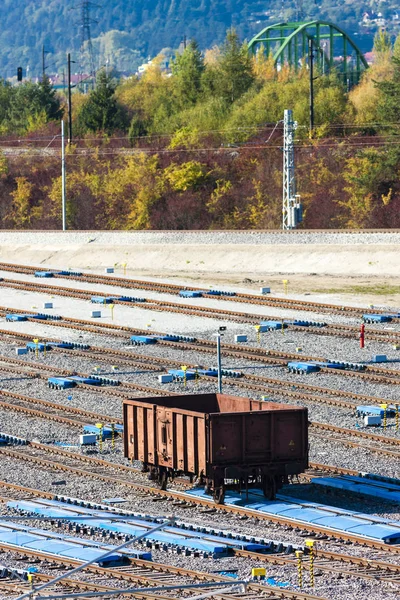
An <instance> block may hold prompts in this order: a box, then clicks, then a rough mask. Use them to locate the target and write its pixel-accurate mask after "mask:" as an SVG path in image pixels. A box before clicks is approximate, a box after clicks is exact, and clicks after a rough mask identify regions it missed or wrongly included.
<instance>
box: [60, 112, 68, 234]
mask: <svg viewBox="0 0 400 600" xmlns="http://www.w3.org/2000/svg"><path fill="white" fill-rule="evenodd" d="M61 201H62V228H63V231H66V230H67V198H66V175H65V140H64V119H63V120H62V121H61Z"/></svg>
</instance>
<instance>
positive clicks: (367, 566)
mask: <svg viewBox="0 0 400 600" xmlns="http://www.w3.org/2000/svg"><path fill="white" fill-rule="evenodd" d="M0 487H10V488H11V489H13V490H15V489H16V490H19V491H23V492H24V495H26V494H29V495H33V496H34V497H47V498H50V499H52V498H53V495H52V494H46V493H45V492H41V491H40V490H35V489H31V488H26V487H23V486H16V485H15V484H9V483H8V482H2V481H0ZM121 518H123V515H122V516H121ZM235 554H236V555H237V556H239V557H242V558H246V559H252V560H254V561H257V562H266V563H269V564H273V565H289V566H290V565H292V566H294V567H295V566H296V558H295V557H293V556H289V555H287V554H280V553H276V554H260V553H258V552H252V551H248V550H235ZM303 563H304V567H305V568H306V569H309V567H310V561H309V556H308V555H307V554H305V555H304V557H303ZM333 563H338V564H333ZM344 565H346V567H344ZM314 567H315V568H318V569H320V570H322V571H328V572H341V573H342V574H345V575H348V576H350V577H356V578H362V579H373V580H378V581H384V582H391V583H396V584H400V565H395V564H393V563H388V562H383V561H378V560H371V559H367V558H363V557H358V556H352V555H344V554H341V553H338V552H330V551H328V550H324V549H320V548H318V551H317V553H316V555H315V559H314ZM360 567H362V569H363V570H360ZM46 577H50V576H46ZM221 580H222V578H221Z"/></svg>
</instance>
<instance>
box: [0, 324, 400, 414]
mask: <svg viewBox="0 0 400 600" xmlns="http://www.w3.org/2000/svg"><path fill="white" fill-rule="evenodd" d="M0 335H3V336H8V337H13V336H15V337H16V338H17V339H24V340H28V339H30V337H31V336H30V335H28V334H23V333H15V332H14V333H13V332H9V331H7V330H0ZM47 341H59V340H55V339H54V340H52V339H48V340H47ZM54 351H55V352H60V353H63V354H68V355H70V356H73V357H81V358H84V359H93V358H94V359H95V360H96V361H98V362H101V361H103V362H107V363H109V362H110V358H109V357H110V356H112V357H115V358H116V359H118V361H119V362H120V363H121V362H122V364H125V365H129V366H134V367H135V368H141V369H143V370H148V371H156V370H160V371H162V370H165V369H167V368H169V367H179V366H180V364H181V361H173V360H171V359H164V358H161V357H155V356H151V357H149V358H146V362H144V360H143V358H144V357H143V355H140V354H136V353H132V352H127V351H123V350H117V349H114V348H104V347H93V346H92V347H91V349H90V351H88V350H85V351H79V350H68V349H61V348H55V349H54V350H53V352H54ZM287 356H288V358H287V359H282V360H283V361H284V363H285V364H286V362H287V360H288V359H289V358H290V357H291V356H292V355H287ZM261 358H263V357H261ZM313 358H314V359H315V357H313ZM2 360H4V361H5V362H7V361H8V360H9V359H8V358H6V357H3V359H2ZM14 360H15V359H14ZM276 360H277V359H271V361H272V363H275V362H276ZM149 361H151V362H149ZM19 364H26V363H25V362H24V361H19ZM29 366H30V367H32V368H35V367H38V363H29ZM40 366H41V367H43V368H47V369H48V370H49V372H50V370H52V368H51V367H47V366H45V365H40ZM188 366H189V367H191V368H193V367H194V366H195V365H191V364H188ZM0 368H1V366H0ZM22 372H23V371H22V370H21V373H22ZM53 372H54V371H53ZM57 372H58V373H59V374H62V373H61V370H57ZM328 372H329V373H331V374H332V373H333V374H344V373H353V372H352V371H349V372H347V371H338V372H337V371H336V370H328ZM64 374H66V373H64ZM389 374H390V372H389ZM395 375H397V376H398V377H399V376H400V374H399V373H396V372H394V373H392V378H389V379H390V380H391V381H392V380H393V376H395ZM376 376H377V377H381V376H380V375H376ZM372 377H373V378H374V380H375V375H372ZM202 379H204V380H207V381H210V382H211V381H215V378H213V377H205V376H203V377H202ZM384 381H385V382H387V379H386V378H385V379H384ZM225 385H226V386H230V387H239V388H243V389H248V390H251V391H255V392H257V393H259V394H260V395H262V394H272V395H274V394H276V395H278V396H280V397H284V398H289V399H296V400H306V401H311V402H317V403H324V404H328V405H332V406H338V407H341V408H349V409H355V408H356V406H357V403H360V402H364V403H369V404H382V403H385V402H386V399H385V398H379V397H375V396H370V395H366V394H356V393H351V392H345V391H341V390H335V389H331V388H329V389H328V388H323V387H319V386H312V385H307V384H304V383H302V382H296V384H294V382H292V381H284V380H278V379H274V378H271V377H264V376H260V375H250V374H246V375H244V376H243V378H241V379H240V380H238V379H233V380H230V379H229V378H228V379H226V380H225ZM285 388H287V389H285ZM142 391H144V392H145V393H146V391H147V390H146V389H143V390H142ZM149 393H152V394H156V395H157V393H160V392H159V391H158V390H156V389H151V388H150V391H149ZM164 394H165V395H167V392H164ZM313 394H318V396H316V395H313ZM337 396H340V397H343V398H348V400H346V399H338V398H337Z"/></svg>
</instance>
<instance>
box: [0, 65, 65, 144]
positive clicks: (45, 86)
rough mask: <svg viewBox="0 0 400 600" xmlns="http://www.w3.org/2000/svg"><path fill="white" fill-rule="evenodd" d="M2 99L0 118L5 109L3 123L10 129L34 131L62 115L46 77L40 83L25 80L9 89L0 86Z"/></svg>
mask: <svg viewBox="0 0 400 600" xmlns="http://www.w3.org/2000/svg"><path fill="white" fill-rule="evenodd" d="M3 99H4V104H3V102H1V104H2V110H1V111H0V119H1V117H2V116H3V115H2V114H1V113H2V112H3V114H4V111H5V116H4V119H3V123H5V124H6V125H7V126H8V128H9V130H10V131H15V130H16V131H18V132H21V133H24V132H25V131H34V130H36V129H38V128H39V127H41V126H43V125H44V124H46V123H47V122H49V121H56V120H59V119H61V117H62V115H63V109H62V107H61V101H60V98H59V97H58V96H57V94H56V91H55V90H54V88H53V86H52V85H51V83H50V81H49V79H48V78H47V77H45V78H44V79H43V81H41V82H40V83H31V82H26V83H23V84H22V85H20V86H18V87H13V88H11V90H9V89H8V88H7V86H1V87H0V100H3ZM5 107H6V108H5Z"/></svg>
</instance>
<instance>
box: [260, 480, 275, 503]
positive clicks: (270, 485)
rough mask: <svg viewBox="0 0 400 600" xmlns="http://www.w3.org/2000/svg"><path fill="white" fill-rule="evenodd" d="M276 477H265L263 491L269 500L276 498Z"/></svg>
mask: <svg viewBox="0 0 400 600" xmlns="http://www.w3.org/2000/svg"><path fill="white" fill-rule="evenodd" d="M276 488H277V486H276V479H275V477H267V476H264V477H263V493H264V496H265V497H266V498H267V499H268V500H274V499H275V496H276V491H277V489H276Z"/></svg>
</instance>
